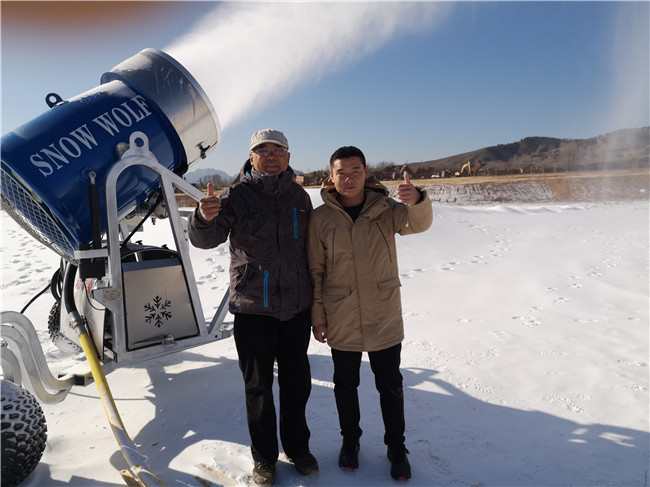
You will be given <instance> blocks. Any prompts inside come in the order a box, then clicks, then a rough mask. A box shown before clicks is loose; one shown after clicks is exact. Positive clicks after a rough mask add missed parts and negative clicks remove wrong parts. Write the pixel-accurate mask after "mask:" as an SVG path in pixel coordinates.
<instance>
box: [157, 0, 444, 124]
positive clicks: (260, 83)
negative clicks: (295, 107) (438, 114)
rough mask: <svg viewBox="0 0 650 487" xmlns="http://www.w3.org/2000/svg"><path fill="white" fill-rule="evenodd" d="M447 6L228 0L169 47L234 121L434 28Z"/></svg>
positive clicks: (222, 117) (223, 115) (226, 120)
mask: <svg viewBox="0 0 650 487" xmlns="http://www.w3.org/2000/svg"><path fill="white" fill-rule="evenodd" d="M441 8H442V7H441V6H440V5H439V4H436V3H430V2H404V3H402V2H395V3H383V2H379V3H366V2H359V3H347V2H340V3H339V2H336V3H310V2H306V3H305V2H303V3H301V2H291V3H284V2H272V3H240V2H232V3H231V2H226V3H224V4H220V5H219V6H217V7H216V8H215V9H214V10H213V11H212V12H211V13H210V14H209V15H208V16H206V17H205V18H204V19H202V20H201V21H200V22H199V23H198V24H197V25H196V26H195V28H194V29H193V30H192V31H190V32H189V33H187V34H186V35H184V36H182V37H181V38H179V39H177V40H176V41H175V42H174V43H173V44H172V45H170V46H168V47H166V48H165V49H164V51H166V52H167V53H169V54H170V55H171V56H173V57H174V58H175V59H176V60H178V61H179V62H180V63H181V64H182V65H183V66H185V67H186V68H187V69H188V71H189V72H190V73H192V75H193V76H194V77H195V78H196V79H197V81H198V82H199V84H200V85H201V86H202V87H203V89H204V90H205V92H206V93H207V95H208V97H209V98H210V100H211V101H212V104H213V105H214V107H215V110H216V112H217V115H218V117H219V121H220V123H221V126H222V128H226V127H228V126H230V125H232V124H234V123H235V122H237V121H239V120H241V119H243V118H245V117H247V116H249V115H251V114H252V113H255V112H259V111H261V110H262V109H263V108H265V107H266V106H268V105H269V104H270V103H273V102H277V101H279V100H281V99H282V98H284V97H286V96H287V95H288V94H289V93H290V92H291V91H292V90H293V89H294V88H296V86H298V85H299V84H301V83H304V82H306V81H308V80H315V79H318V78H320V77H321V76H322V75H323V74H325V73H330V72H333V71H336V70H338V69H341V68H342V67H344V66H346V65H348V64H350V63H352V62H354V61H356V60H358V59H360V58H362V57H363V56H365V55H367V54H369V53H371V52H373V51H375V50H377V49H378V48H379V47H381V46H382V45H383V44H384V43H386V42H387V41H388V40H390V39H391V38H393V37H394V36H395V35H399V34H403V33H412V32H414V31H417V30H419V29H424V28H428V27H430V26H431V25H432V23H433V22H434V21H435V20H436V18H438V17H439V15H438V14H439V10H440V9H441ZM388 68H389V67H388Z"/></svg>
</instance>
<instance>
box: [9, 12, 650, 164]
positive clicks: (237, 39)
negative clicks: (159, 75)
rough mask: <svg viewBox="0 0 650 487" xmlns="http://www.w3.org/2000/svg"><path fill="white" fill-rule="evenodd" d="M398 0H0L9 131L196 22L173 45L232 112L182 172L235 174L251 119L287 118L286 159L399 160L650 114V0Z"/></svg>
mask: <svg viewBox="0 0 650 487" xmlns="http://www.w3.org/2000/svg"><path fill="white" fill-rule="evenodd" d="M93 4H94V5H93ZM271 5H272V7H271ZM366 5H368V4H366ZM399 5H402V6H403V8H404V9H405V10H406V9H411V10H413V12H411V13H408V14H404V15H403V17H400V18H398V17H399V16H396V15H395V14H394V13H392V14H389V15H388V14H387V15H386V16H384V17H385V18H383V19H382V16H378V19H376V20H377V22H376V23H374V24H372V23H371V24H366V23H365V21H366V20H367V19H368V18H369V17H372V15H368V12H366V13H365V14H364V13H362V14H352V13H350V15H347V13H346V10H345V9H346V8H352V7H351V5H350V4H346V3H341V2H339V3H337V4H329V6H326V8H327V9H330V10H332V11H335V12H336V15H333V16H332V18H331V19H329V20H328V18H326V16H325V15H323V12H324V11H320V12H316V13H314V11H313V10H312V11H310V10H308V9H309V8H310V5H309V4H307V5H305V4H296V3H274V4H270V3H266V4H264V5H262V6H260V5H258V4H251V3H247V4H244V3H236V2H228V3H226V4H222V3H216V2H183V3H182V4H180V3H175V2H142V3H135V2H74V3H72V5H70V4H67V5H66V3H65V2H46V3H40V2H15V3H11V2H5V1H3V2H2V11H1V14H2V31H1V36H2V37H1V40H2V51H1V53H2V133H3V134H4V133H6V132H8V131H11V130H13V129H15V128H17V127H18V126H19V125H22V124H23V123H25V122H28V121H29V120H31V119H33V118H35V117H37V116H38V115H39V114H41V113H42V112H45V111H46V110H47V106H46V105H45V103H44V98H45V95H46V94H47V93H50V92H56V93H59V94H60V95H61V96H62V97H63V98H69V97H72V96H75V95H78V94H81V93H83V92H85V91H87V90H89V89H91V88H94V87H95V86H97V85H98V84H99V79H100V77H101V75H102V74H103V73H104V72H105V71H108V70H110V69H111V68H112V67H113V66H114V65H116V64H118V63H120V62H121V61H123V60H125V59H127V58H129V57H131V56H132V55H134V54H135V53H137V52H138V51H140V50H142V49H144V48H147V47H155V48H158V49H163V50H166V51H167V52H170V53H172V54H175V53H176V52H178V53H183V52H184V51H183V50H182V47H183V45H184V41H183V39H185V36H186V35H187V34H188V33H194V32H197V31H200V30H201V28H202V27H201V26H200V25H199V24H198V23H199V22H203V23H205V24H207V28H206V27H203V30H204V31H206V29H207V32H208V33H209V35H208V36H207V37H203V38H202V37H201V36H198V39H199V40H198V41H196V40H195V41H193V42H194V44H193V45H192V48H191V51H192V53H193V54H194V55H196V57H195V58H193V59H190V56H188V55H183V56H182V57H183V58H182V59H181V57H180V56H176V55H175V57H176V58H177V59H178V60H179V61H180V62H181V63H182V64H183V65H184V66H185V67H186V68H187V69H188V70H189V71H190V72H191V73H192V74H193V75H195V77H196V78H197V79H198V80H199V82H200V83H201V85H202V86H203V87H204V88H206V86H204V81H203V80H206V84H207V85H210V86H209V88H210V89H209V90H208V89H206V91H207V93H208V95H209V96H210V99H211V100H212V102H213V104H214V105H215V109H216V112H217V115H219V117H220V118H221V115H220V107H223V109H222V110H221V113H222V114H223V115H224V120H225V124H224V127H223V132H222V140H221V142H220V145H219V147H218V148H217V149H216V150H215V151H213V152H212V153H211V154H210V155H209V156H208V158H207V159H206V160H204V161H201V162H199V163H196V164H194V165H193V166H192V168H191V170H193V169H202V168H207V167H215V168H218V169H221V170H224V171H225V172H227V173H228V174H231V175H234V174H235V173H236V172H237V171H238V170H239V168H240V167H241V165H242V163H243V162H244V161H245V159H246V158H247V155H248V139H249V137H250V135H251V133H252V132H254V131H255V130H257V129H260V128H267V127H273V128H278V129H280V130H283V131H284V132H285V134H286V135H287V137H288V139H289V143H290V145H291V153H292V156H291V164H292V166H293V167H295V168H296V169H299V170H301V171H309V170H316V169H323V168H325V167H327V165H328V160H329V156H330V154H331V153H332V152H333V151H334V150H335V149H336V148H338V147H339V146H342V145H356V146H358V147H360V148H361V149H362V150H363V151H364V152H365V153H366V155H367V159H368V162H369V163H370V164H377V163H380V162H384V161H385V162H395V163H397V164H403V163H406V162H419V161H424V160H431V159H437V158H441V157H446V156H450V155H454V154H459V153H462V152H468V151H471V150H474V149H479V148H481V147H485V146H490V145H496V144H502V143H509V142H514V141H517V140H520V139H522V138H524V137H528V136H549V137H560V138H588V137H594V136H597V135H601V134H604V133H607V132H611V131H613V130H617V129H621V128H632V127H642V126H647V125H650V121H649V101H648V93H649V82H648V76H649V72H650V68H649V44H650V41H649V33H648V29H649V27H648V26H649V24H650V18H649V15H650V14H649V3H648V2H647V1H644V2H444V3H438V2H418V3H417V4H407V3H401V4H399ZM311 7H312V8H315V7H314V5H313V4H312V5H311ZM385 7H386V4H382V3H376V4H370V7H366V8H370V9H371V11H370V13H372V14H374V12H376V11H379V10H381V9H382V8H385ZM319 8H323V7H322V4H321V5H320V7H319ZM288 9H290V10H288ZM300 9H304V10H300ZM336 9H338V10H336ZM244 10H245V11H246V12H247V14H246V15H247V16H244V15H243V13H242V12H243V11H244ZM355 15H358V16H356V17H355ZM389 18H390V20H387V19H389ZM396 18H398V19H397V20H395V19H396ZM287 19H289V20H287ZM291 19H294V20H291ZM355 19H356V20H355ZM400 19H401V20H400ZM348 20H350V22H348ZM371 20H372V19H371ZM257 22H259V23H257ZM291 22H294V23H295V24H297V25H295V26H294V25H292V24H291ZM346 22H347V23H349V24H350V25H346ZM385 26H388V27H390V29H392V30H389V33H388V34H384V35H383V36H381V37H380V38H376V37H378V35H377V32H378V31H380V30H381V29H382V28H383V27H385ZM294 27H295V29H296V30H295V31H294V30H292V29H293V28H294ZM228 29H231V30H228ZM210 36H213V37H210ZM346 36H347V37H346ZM251 39H252V40H253V41H254V42H252V43H250V46H249V47H246V42H247V41H250V40H251ZM230 41H232V43H231V44H229V42H230ZM175 46H176V47H175ZM178 46H181V47H179V48H178V49H177V47H178ZM216 46H221V47H222V49H221V51H220V50H219V49H218V48H217V47H216ZM168 47H169V48H170V50H168V49H167V48H168ZM294 47H295V52H293V51H292V52H291V53H290V54H286V53H287V51H289V50H292V49H294ZM247 49H248V51H247ZM186 52H187V51H186ZM281 53H285V55H286V56H288V57H286V58H282V57H281ZM186 60H187V63H186V62H185V61H186ZM300 63H302V64H300ZM276 75H279V76H277V79H276V78H275V77H276ZM273 79H276V81H270V80H273ZM215 80H216V81H215ZM213 81H215V86H212V85H211V84H212V82H213ZM248 81H250V83H248ZM253 81H256V82H257V83H255V82H253ZM264 90H266V91H264ZM213 93H214V94H215V95H214V97H213ZM233 100H235V101H233ZM228 103H230V106H227V104H228ZM235 105H237V106H235Z"/></svg>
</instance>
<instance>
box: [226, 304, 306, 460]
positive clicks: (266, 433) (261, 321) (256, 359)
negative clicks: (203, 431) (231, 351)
mask: <svg viewBox="0 0 650 487" xmlns="http://www.w3.org/2000/svg"><path fill="white" fill-rule="evenodd" d="M309 316H310V312H309V311H306V312H302V313H300V314H298V315H297V316H295V317H294V318H292V319H291V320H288V321H279V320H277V319H274V318H272V317H268V316H259V315H250V314H240V313H237V314H235V327H234V336H235V345H236V347H237V354H238V356H239V368H240V369H241V371H242V375H243V378H244V390H245V394H246V414H247V419H248V431H249V433H250V437H251V453H252V456H253V460H255V461H265V462H268V463H271V464H274V463H275V462H276V461H277V459H278V438H277V417H276V410H275V404H274V401H273V377H274V376H273V374H274V364H275V362H276V361H277V364H278V384H279V399H280V401H279V402H280V440H281V441H282V447H283V448H284V452H285V453H286V454H287V456H288V457H289V458H295V457H296V456H298V455H300V454H302V453H305V452H307V451H309V437H310V432H309V428H308V427H307V420H306V418H305V408H306V406H307V400H308V399H309V394H310V393H311V369H310V366H309V359H308V357H307V348H308V346H309V339H310V336H311V324H310V321H309Z"/></svg>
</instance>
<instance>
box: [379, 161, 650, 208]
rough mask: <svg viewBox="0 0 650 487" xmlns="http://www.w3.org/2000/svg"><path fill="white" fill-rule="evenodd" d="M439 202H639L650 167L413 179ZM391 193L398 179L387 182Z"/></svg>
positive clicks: (648, 190) (649, 191) (649, 189)
mask: <svg viewBox="0 0 650 487" xmlns="http://www.w3.org/2000/svg"><path fill="white" fill-rule="evenodd" d="M412 182H413V183H414V184H415V185H416V186H419V187H422V188H425V189H426V191H427V194H428V196H429V198H430V199H431V200H432V201H433V202H436V203H444V204H452V205H480V204H495V203H551V202H597V201H638V200H648V198H649V197H650V169H647V168H644V169H631V170H617V171H589V172H575V173H557V174H552V173H551V174H522V175H511V176H474V177H463V178H448V179H418V180H413V181H412ZM384 184H386V185H387V186H388V187H389V189H390V191H391V194H393V193H394V191H395V186H396V185H397V184H399V181H386V182H385V183H384Z"/></svg>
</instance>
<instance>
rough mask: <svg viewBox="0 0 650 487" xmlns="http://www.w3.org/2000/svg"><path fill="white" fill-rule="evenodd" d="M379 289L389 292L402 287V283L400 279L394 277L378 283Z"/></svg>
mask: <svg viewBox="0 0 650 487" xmlns="http://www.w3.org/2000/svg"><path fill="white" fill-rule="evenodd" d="M377 287H378V288H379V290H380V291H389V290H391V289H394V288H396V287H402V283H401V282H400V281H399V277H392V278H390V279H386V280H385V281H381V282H378V283H377Z"/></svg>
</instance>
